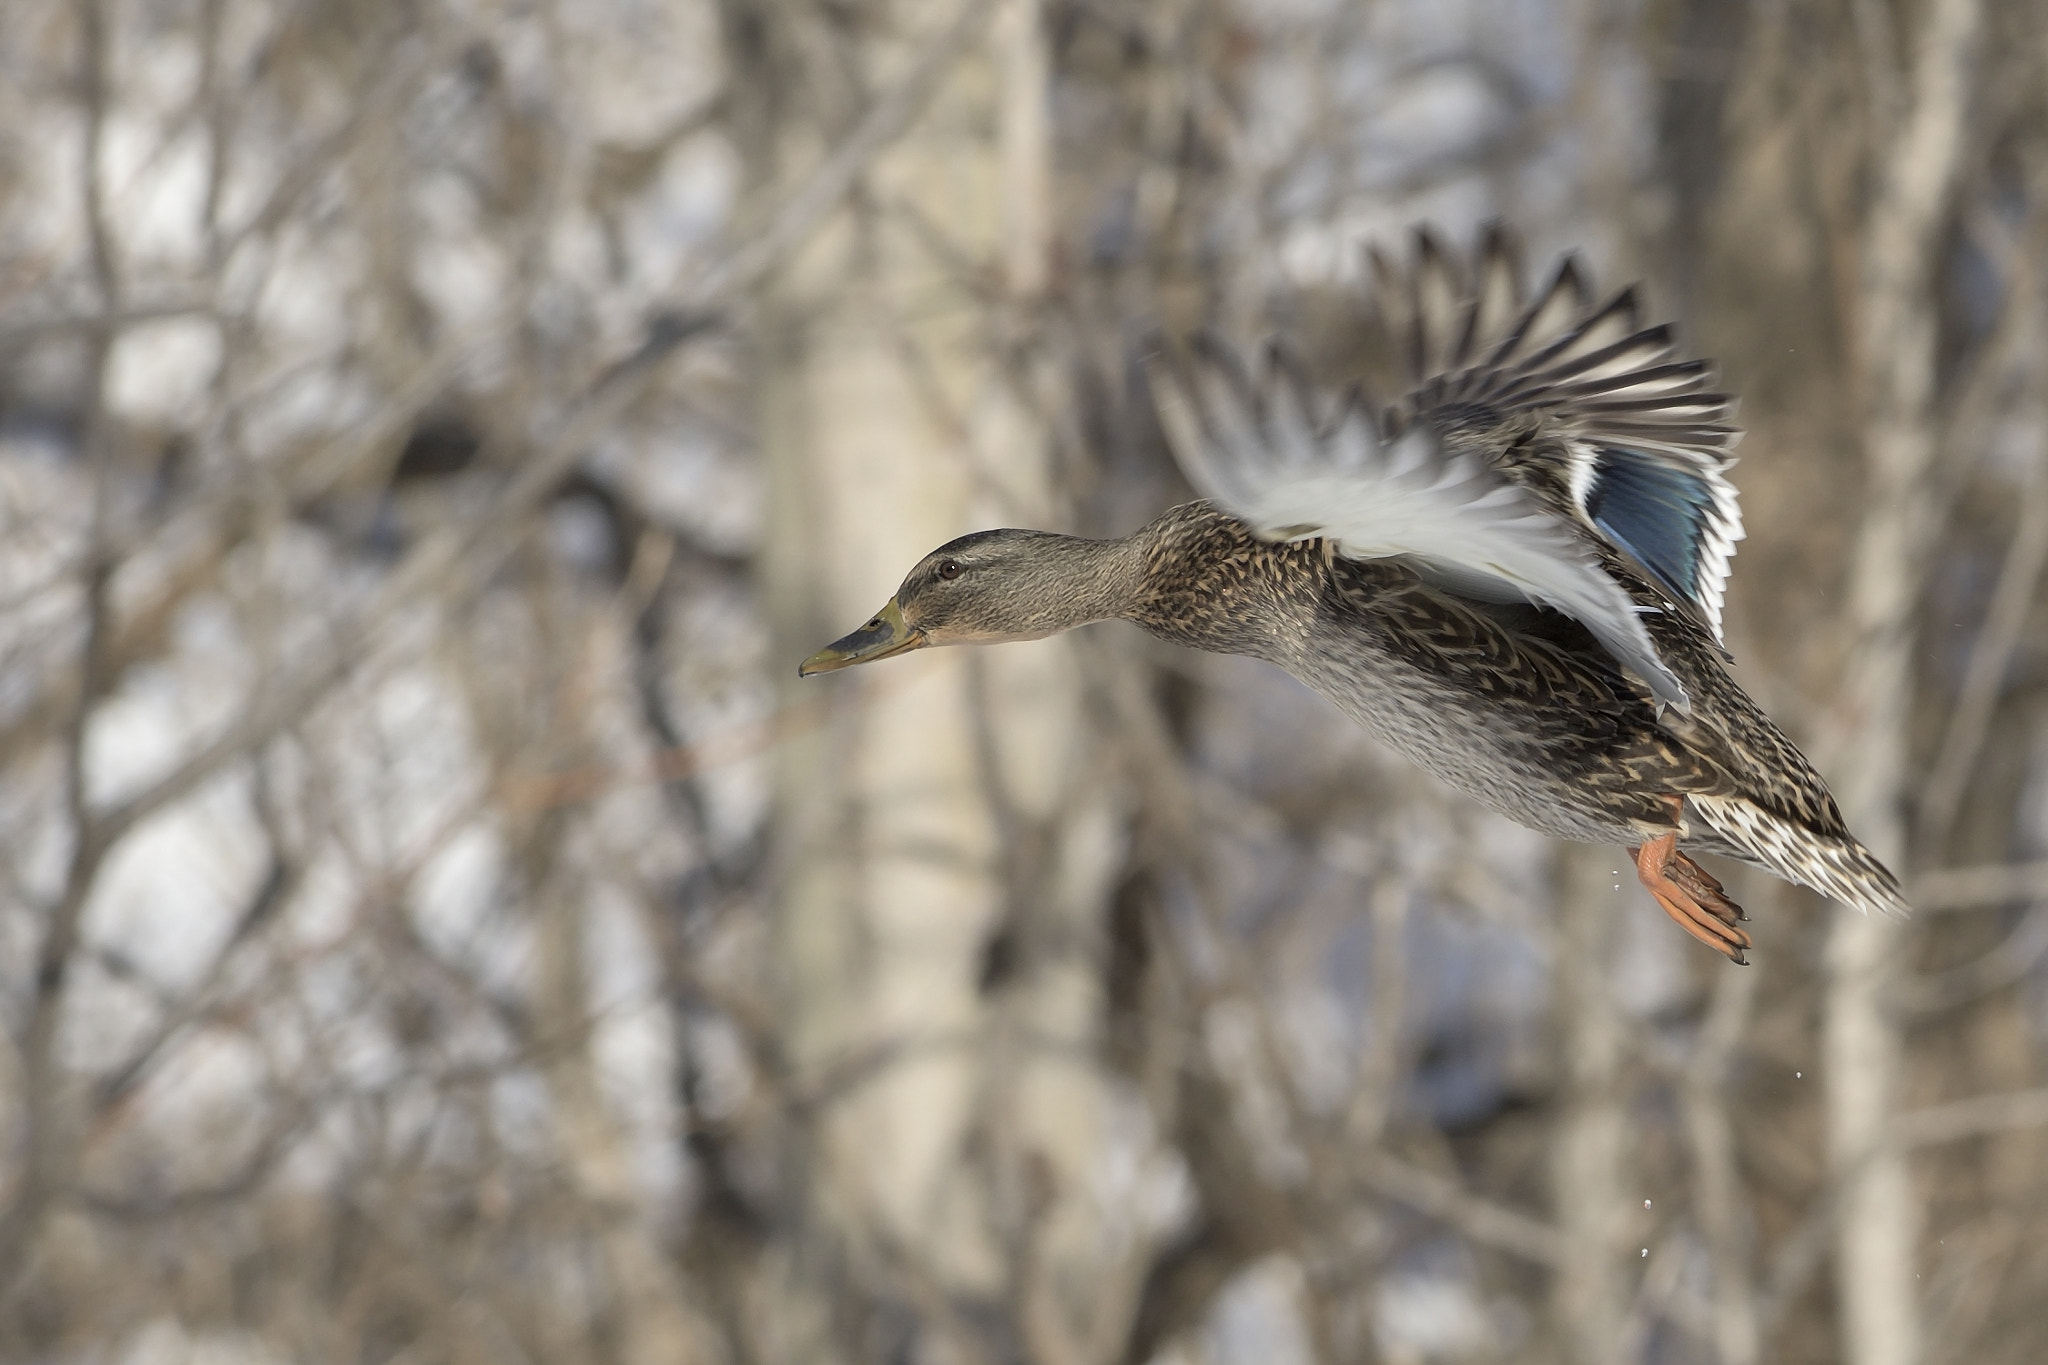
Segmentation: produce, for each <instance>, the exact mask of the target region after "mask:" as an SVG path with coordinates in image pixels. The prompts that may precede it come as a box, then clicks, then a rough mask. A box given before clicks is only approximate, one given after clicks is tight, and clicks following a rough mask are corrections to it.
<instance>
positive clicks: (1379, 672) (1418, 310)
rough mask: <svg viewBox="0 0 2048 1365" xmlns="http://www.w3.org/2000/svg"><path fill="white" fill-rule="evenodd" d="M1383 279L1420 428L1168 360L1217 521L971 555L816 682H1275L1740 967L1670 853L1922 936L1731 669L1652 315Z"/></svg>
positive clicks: (1294, 388)
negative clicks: (1564, 848)
mask: <svg viewBox="0 0 2048 1365" xmlns="http://www.w3.org/2000/svg"><path fill="white" fill-rule="evenodd" d="M1376 264H1377V265H1378V266H1379V269H1378V272H1377V273H1378V277H1379V287H1378V289H1377V293H1378V295H1379V304H1380V309H1381V314H1382V317H1383V319H1384V320H1386V321H1388V322H1389V323H1391V324H1394V325H1395V326H1396V327H1397V329H1398V334H1400V335H1402V336H1404V337H1405V340H1406V343H1407V348H1408V351H1409V362H1410V365H1411V367H1412V370H1413V382H1414V385H1415V387H1414V389H1413V391H1412V392H1411V393H1410V394H1409V395H1408V397H1407V398H1406V399H1404V400H1403V401H1402V402H1400V403H1399V404H1397V405H1396V406H1394V407H1393V408H1391V409H1389V410H1387V411H1385V412H1380V413H1375V412H1374V410H1373V408H1372V406H1371V405H1370V404H1369V403H1368V402H1367V401H1366V400H1365V398H1364V397H1363V395H1362V394H1361V392H1360V390H1359V389H1358V388H1357V386H1355V385H1354V386H1353V387H1351V388H1350V389H1349V390H1348V391H1346V392H1345V393H1343V394H1342V395H1340V396H1337V397H1336V398H1335V399H1334V400H1332V399H1330V398H1328V397H1327V396H1325V395H1323V394H1319V393H1317V392H1316V391H1315V390H1314V389H1313V388H1312V386H1311V385H1310V383H1309V382H1308V380H1307V378H1306V376H1305V374H1304V372H1303V369H1302V367H1301V366H1300V365H1299V364H1298V363H1297V362H1296V361H1295V359H1294V358H1293V356H1292V355H1291V353H1290V352H1289V351H1288V350H1287V349H1286V348H1285V346H1284V345H1282V344H1280V343H1277V342H1276V343H1274V344H1273V345H1272V346H1270V347H1268V348H1267V350H1266V353H1265V358H1264V361H1263V362H1262V364H1261V365H1260V366H1259V368H1258V372H1257V373H1252V372H1249V371H1248V370H1247V369H1246V367H1245V366H1244V365H1243V364H1242V363H1241V362H1240V361H1239V360H1238V358H1237V356H1236V355H1235V354H1234V353H1233V352H1232V351H1231V350H1230V349H1229V347H1227V346H1226V345H1224V344H1222V343H1221V342H1219V341H1217V340H1215V339H1214V338H1212V337H1206V336H1205V337H1201V338H1198V339H1197V340H1196V341H1195V342H1194V344H1193V345H1192V346H1191V347H1190V348H1188V349H1187V350H1186V351H1185V352H1178V351H1162V353H1161V354H1159V355H1156V356H1154V357H1153V358H1152V359H1151V361H1150V362H1149V370H1150V376H1151V382H1152V387H1153V391H1154V396H1155V399H1156V401H1157V405H1158V409H1159V415H1160V418H1161V422H1162V424H1163V426H1164V428H1165V430H1166V433H1167V436H1168V438H1169V440H1170V441H1171V443H1172V446H1173V449H1174V453H1175V455H1176V457H1177V458H1178V459H1179V461H1180V464H1181V467H1182V469H1183V470H1185V471H1186V473H1187V475H1188V478H1189V480H1190V481H1191V482H1192V483H1194V484H1195V485H1196V487H1197V488H1198V489H1199V490H1200V491H1201V492H1203V493H1205V494H1207V495H1208V500H1206V501H1202V502H1192V503H1187V504H1185V505H1183V506H1180V507H1175V508H1173V509H1172V510H1170V511H1168V512H1167V513H1166V514H1165V515H1163V516H1161V517H1160V518H1159V519H1158V520H1157V521H1155V522H1153V523H1152V524H1151V525H1149V526H1146V527H1144V528H1142V529H1141V530H1139V531H1137V532H1135V533H1134V534H1132V535H1130V536H1128V537H1126V538H1125V539H1123V540H1108V541H1098V540H1081V539H1076V538H1074V537H1071V536H1061V535H1049V534H1046V533H1044V532H1039V531H1015V530H1003V531H983V532H980V533H979V534H976V535H971V536H963V537H962V538H961V539H959V540H955V541H953V542H951V543H950V544H946V545H942V546H940V547H939V548H938V549H936V550H934V551H933V552H932V553H931V554H930V555H928V556H926V557H925V559H924V560H923V562H921V563H920V564H918V566H917V567H916V568H915V569H913V570H911V572H910V576H909V577H908V578H906V579H904V580H903V586H902V587H901V588H900V589H899V590H898V591H897V593H896V596H895V597H894V598H892V599H891V600H890V602H889V604H888V605H887V606H885V607H884V608H882V611H881V614H880V615H878V616H876V617H875V618H874V619H873V620H872V621H870V622H868V623H867V624H866V625H865V626H863V627H861V628H860V629H859V630H857V631H855V632H853V633H852V634H851V635H848V636H847V637H846V638H844V639H842V640H839V641H837V642H836V643H834V644H832V645H831V646H829V647H828V648H826V649H823V650H821V651H819V652H818V653H817V654H815V655H813V656H811V657H810V658H809V659H807V660H805V661H804V664H803V667H802V668H801V669H800V670H799V671H800V672H801V673H802V674H804V675H809V674H812V673H821V672H826V671H829V670H831V669H837V668H844V667H847V666H848V665H851V664H858V663H867V662H870V661H872V660H875V659H883V658H887V657H889V656H890V655H892V654H901V653H903V652H905V651H906V650H912V649H918V648H922V647H923V646H925V645H950V644H969V643H985V642H993V641H998V640H1029V639H1036V638H1039V637H1041V636H1046V635H1052V634H1055V633H1057V632H1059V631H1063V630H1068V629H1070V628H1072V627H1074V626H1078V625H1082V624H1084V623H1086V622H1089V621H1099V620H1104V619H1108V618H1112V617H1116V618H1122V619H1124V620H1129V621H1135V622H1136V623H1137V624H1139V625H1140V626H1142V627H1144V628H1145V629H1146V630H1148V631H1150V632H1151V633H1152V634H1154V635H1157V636H1159V637H1161V638H1162V639H1166V640H1171V641H1174V642H1175V643H1178V644H1184V645H1189V646H1192V647H1194V648H1196V649H1206V650H1213V651H1215V652H1218V653H1224V654H1248V655H1251V656H1253V657H1254V658H1259V659H1264V660H1267V661H1268V662H1270V663H1274V664H1278V665H1279V666H1280V667H1281V668H1284V669H1286V670H1287V671H1288V672H1289V673H1292V674H1293V675H1294V676H1295V677H1297V678H1299V679H1301V680H1302V681H1303V682H1305V683H1307V684H1308V685H1309V686H1310V687H1312V688H1314V689H1315V690H1316V691H1318V692H1320V693H1322V694H1323V695H1324V696H1325V697H1328V698H1329V699H1330V700H1331V701H1333V702H1335V703H1336V704H1337V705H1338V706H1339V707H1341V708H1343V710H1344V711H1346V712H1347V713H1349V714H1350V715H1351V716H1352V717H1354V718H1355V719H1356V720H1358V721H1359V722H1360V723H1362V724H1363V725H1364V726H1365V727H1366V729H1368V730H1370V731H1371V732H1372V733H1373V734H1375V735H1376V736H1378V737H1379V738H1380V739H1381V740H1382V741H1384V742H1385V743H1387V744H1389V745H1391V746H1393V747H1394V748H1395V749H1398V750H1400V751H1401V752H1402V753H1404V754H1406V755H1407V756H1408V757H1409V758H1411V759H1413V760H1414V761H1415V762H1417V763H1419V764H1420V765H1422V766H1423V767H1424V768H1426V769H1428V770H1429V771H1430V772H1432V773H1435V774H1436V775H1437V776H1438V777H1440V778H1442V779H1443V780H1444V781H1446V782H1448V783H1450V784H1451V785H1452V786H1454V787H1456V788H1458V789H1459V790H1460V791H1463V792H1465V793H1467V794H1468V795H1470V796H1472V797H1474V798H1475V799H1477V800H1478V801H1480V802H1481V803H1482V804H1484V805H1486V806H1489V807H1491V808H1492V809H1494V810H1497V811H1499V812H1501V813H1502V814H1503V815H1506V816H1508V817H1509V818H1511V819H1513V820H1517V821H1519V822H1520V823H1522V824H1524V825H1528V826H1529V827H1531V828H1533V829H1537V830H1541V831H1543V832H1544V833H1546V834H1554V835H1558V836H1561V837H1563V838H1567V839H1578V840H1582V841H1585V842H1588V843H1616V844H1623V845H1626V846H1628V848H1629V851H1630V855H1631V856H1632V857H1633V858H1634V859H1635V863H1636V872H1637V875H1638V876H1640V877H1641V879H1642V882H1643V885H1644V886H1646V887H1648V888H1649V891H1650V894H1651V895H1653V896H1655V897H1656V899H1657V903H1658V904H1659V905H1661V906H1663V907H1664V909H1665V911H1666V912H1667V913H1668V914H1670V916H1671V917H1672V918H1673V919H1674V920H1676V921H1677V922H1678V923H1679V925H1680V926H1681V927H1682V928H1684V929H1685V930H1686V932H1688V933H1690V934H1691V935H1692V936H1693V937H1694V938H1697V939H1699V940H1700V941H1701V942H1702V943H1705V944H1707V945H1708V946H1710V947H1712V948H1715V949H1717V950H1719V951H1720V952H1722V953H1724V954H1726V955H1727V956H1728V957H1730V958H1733V959H1734V960H1735V961H1737V962H1742V961H1744V958H1743V950H1744V949H1746V948H1748V947H1749V946H1750V937H1749V934H1748V933H1747V932H1746V931H1745V930H1744V929H1743V928H1742V927H1741V926H1742V923H1743V921H1745V920H1746V919H1747V918H1748V916H1747V915H1745V914H1744V913H1743V912H1742V909H1741V908H1740V907H1739V906H1737V905H1736V904H1735V903H1734V902H1733V901H1732V900H1730V899H1729V898H1728V896H1727V895H1726V894H1725V893H1724V891H1723V890H1722V887H1721V884H1720V883H1719V882H1717V881H1716V880H1715V879H1714V878H1713V877H1712V876H1711V875H1709V874H1708V873H1707V872H1706V871H1704V870H1703V869H1701V868H1700V867H1699V866H1698V865H1697V864H1696V863H1694V862H1693V860H1692V859H1691V858H1690V857H1688V856H1687V855H1686V853H1685V852H1681V851H1680V846H1681V845H1682V846H1683V847H1684V848H1685V849H1686V850H1690V851H1693V852H1698V851H1706V852H1711V853H1720V854H1725V855H1728V856H1731V857H1735V858H1740V859H1742V860H1744V861H1746V862H1750V863H1755V864H1757V865H1758V866H1760V867H1763V868H1766V869H1768V870H1769V871H1771V872H1774V873H1776V874H1777V875H1778V876H1780V877H1783V878H1785V879H1786V880H1788V881H1793V882H1798V883H1801V884H1803V885H1805V886H1810V887H1812V888H1814V889H1815V890H1817V891H1820V892H1822V893H1824V894H1826V895H1829V896H1832V897H1834V898H1835V899H1837V900H1841V901H1845V902H1847V903H1848V904H1850V905H1853V906H1856V907H1857V908H1859V909H1862V910H1866V911H1867V910H1873V909H1874V910H1878V911H1885V912H1903V911H1904V910H1905V908H1906V907H1905V902H1904V900H1903V899H1902V898H1901V896H1900V894H1899V885H1898V882H1897V880H1896V879H1895V878H1894V877H1893V876H1892V874H1891V873H1890V872H1889V871H1887V870H1886V869H1885V867H1884V865H1883V864H1881V863H1880V862H1878V860H1877V859H1876V857H1874V856H1873V855H1872V854H1871V852H1870V851H1869V850H1868V849H1866V848H1865V847H1864V846H1863V845H1862V844H1861V843H1859V842H1857V840H1856V838H1855V836H1854V835H1852V834H1850V833H1849V830H1848V828H1847V827H1846V826H1845V825H1844V824H1843V822H1842V816H1841V812H1840V811H1839V810H1838V809H1837V808H1836V806H1835V801H1834V798H1833V797H1832V796H1830V795H1829V793H1828V789H1827V785H1826V784H1825V783H1824V782H1822V781H1821V778H1820V775H1819V774H1818V773H1816V772H1815V771H1814V770H1813V767H1812V765H1811V764H1809V763H1808V762H1807V761H1806V758H1805V756H1804V755H1802V754H1801V753H1800V752H1799V750H1798V749H1797V748H1795V747H1794V746H1793V744H1792V742H1791V741H1790V740H1788V739H1786V738H1785V736H1784V734H1783V733H1782V732H1780V731H1779V729H1778V727H1777V726H1776V725H1774V724H1772V723H1771V720H1770V718H1769V717H1768V716H1766V715H1764V713H1763V712H1762V710H1760V709H1759V708H1758V707H1757V705H1756V703H1755V702H1753V701H1751V700H1750V699H1749V696H1748V695H1747V694H1746V693H1744V692H1743V690H1742V689H1741V688H1740V687H1738V686H1736V684H1735V683H1734V681H1733V680H1732V679H1730V678H1729V676H1728V674H1727V672H1726V671H1725V670H1724V668H1723V667H1722V664H1723V660H1724V659H1725V657H1726V655H1725V654H1724V652H1723V650H1722V648H1721V643H1720V631H1721V600H1722V585H1723V583H1724V582H1725V581H1726V579H1727V575H1728V561H1729V559H1730V557H1731V556H1732V555H1733V553H1734V545H1735V542H1736V541H1737V540H1738V539H1740V538H1741V536H1742V521H1741V515H1740V513H1739V512H1738V511H1737V508H1736V502H1735V489H1734V488H1733V486H1732V485H1730V484H1729V483H1728V481H1727V479H1726V478H1725V476H1724V475H1725V471H1726V470H1727V468H1728V466H1729V465H1730V463H1731V461H1730V458H1729V454H1728V452H1729V450H1730V448H1731V447H1732V446H1733V445H1734V444H1735V439H1736V434H1737V433H1736V430H1735V428H1734V427H1732V426H1730V425H1729V424H1728V422H1727V420H1726V419H1727V417H1728V416H1729V415H1730V414H1729V408H1730V400H1729V398H1728V397H1727V395H1725V394H1721V393H1716V392H1712V391H1710V390H1709V388H1708V384H1709V372H1708V368H1707V366H1706V364H1705V363H1704V362H1701V361H1696V360H1674V359H1672V358H1671V356H1672V350H1673V344H1672V335H1671V329H1670V328H1669V327H1668V326H1658V327H1650V328H1644V327H1642V326H1641V325H1640V322H1639V320H1638V317H1637V307H1636V299H1635V294H1634V291H1633V290H1624V291H1623V292H1622V293H1621V294H1619V295H1617V296H1615V297H1614V298H1613V299H1612V300H1610V301H1608V302H1606V303H1604V304H1601V305H1600V306H1598V307H1595V306H1593V302H1592V299H1591V296H1590V293H1589V290H1588V287H1587V283H1586V280H1585V277H1584V275H1583V274H1582V272H1581V271H1580V269H1579V267H1578V265H1577V264H1576V262H1574V261H1572V260H1566V261H1565V262H1564V263H1563V265H1562V266H1561V267H1560V268H1559V269H1558V271H1557V273H1556V275H1555V276H1554V277H1553V278H1552V280H1551V282H1550V283H1549V285H1548V286H1547V287H1546V288H1544V289H1543V290H1541V291H1540V292H1539V293H1538V294H1537V295H1536V298H1535V300H1534V302H1531V303H1527V304H1525V303H1524V302H1523V298H1522V289H1521V279H1520V271H1519V270H1518V269H1517V268H1516V264H1515V260H1514V253H1513V251H1512V248H1511V246H1510V243H1509V241H1508V239H1507V237H1506V235H1505V234H1504V233H1502V232H1500V231H1494V232H1491V233H1489V234H1488V237H1487V239H1486V242H1485V244H1484V245H1483V246H1482V248H1481V250H1480V252H1479V255H1478V259H1477V261H1476V263H1475V268H1474V270H1473V272H1472V278H1471V280H1470V282H1469V283H1468V282H1467V281H1466V279H1465V278H1464V274H1463V271H1462V268H1461V267H1460V266H1459V265H1458V264H1457V263H1455V262H1454V261H1453V260H1452V259H1451V258H1450V256H1449V255H1448V254H1447V253H1446V252H1445V251H1444V250H1442V249H1441V248H1440V247H1439V246H1437V244H1436V243H1435V241H1434V239H1432V238H1431V237H1430V236H1428V235H1427V234H1421V235H1419V237H1418V245H1417V249H1416V253H1415V258H1414V261H1413V263H1412V265H1411V266H1410V267H1409V268H1408V269H1406V270H1405V271H1398V272H1397V271H1393V270H1389V269H1387V268H1386V267H1385V265H1384V263H1383V262H1378V261H1377V260H1376Z"/></svg>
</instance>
